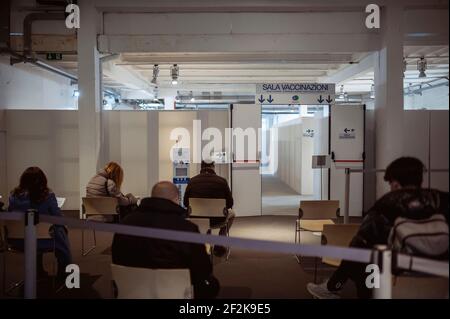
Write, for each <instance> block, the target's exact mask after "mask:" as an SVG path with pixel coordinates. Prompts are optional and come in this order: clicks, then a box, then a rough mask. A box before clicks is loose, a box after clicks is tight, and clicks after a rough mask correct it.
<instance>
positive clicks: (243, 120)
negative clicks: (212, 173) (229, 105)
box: [232, 104, 261, 216]
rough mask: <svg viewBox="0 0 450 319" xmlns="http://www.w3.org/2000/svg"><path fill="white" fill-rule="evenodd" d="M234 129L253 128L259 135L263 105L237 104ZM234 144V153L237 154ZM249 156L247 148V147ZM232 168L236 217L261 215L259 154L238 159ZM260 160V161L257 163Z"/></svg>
mask: <svg viewBox="0 0 450 319" xmlns="http://www.w3.org/2000/svg"><path fill="white" fill-rule="evenodd" d="M232 126H233V129H236V128H242V129H243V130H245V129H247V128H253V129H255V130H256V134H258V129H260V127H261V105H259V104H258V105H256V104H235V105H233V110H232ZM235 146H236V144H235V143H233V152H234V153H235V152H236V149H235ZM245 154H247V147H245ZM236 160H237V161H239V162H234V163H233V168H232V191H233V198H234V203H235V205H234V210H235V213H236V216H258V215H261V175H260V172H259V158H258V154H248V155H245V158H244V159H239V158H238V159H236ZM257 160H258V161H257Z"/></svg>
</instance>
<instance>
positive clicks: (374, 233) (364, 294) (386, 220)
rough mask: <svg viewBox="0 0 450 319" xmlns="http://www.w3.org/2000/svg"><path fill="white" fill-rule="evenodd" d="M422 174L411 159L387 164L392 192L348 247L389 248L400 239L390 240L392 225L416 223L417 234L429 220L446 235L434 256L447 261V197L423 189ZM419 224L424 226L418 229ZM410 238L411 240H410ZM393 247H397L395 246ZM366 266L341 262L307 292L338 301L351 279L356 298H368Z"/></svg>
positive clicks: (420, 166) (373, 210)
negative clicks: (341, 291) (328, 275)
mask: <svg viewBox="0 0 450 319" xmlns="http://www.w3.org/2000/svg"><path fill="white" fill-rule="evenodd" d="M423 172H424V165H423V164H422V162H421V161H420V160H418V159H416V158H413V157H401V158H398V159H396V160H394V161H393V162H392V163H391V164H389V166H388V167H387V169H386V172H385V175H384V180H385V181H386V182H388V183H389V185H390V189H391V191H390V192H389V193H387V194H385V195H384V196H383V197H381V198H380V199H378V200H377V201H376V203H375V204H374V206H373V207H372V208H371V209H370V210H369V211H368V212H367V214H366V216H365V217H364V219H363V221H362V224H361V226H360V228H359V230H358V232H357V234H356V235H355V237H353V239H352V241H351V243H350V247H354V248H366V249H367V248H368V249H371V248H373V247H374V246H375V245H388V244H389V239H390V240H391V242H393V243H395V241H396V239H398V237H399V236H398V235H395V234H392V235H391V238H389V237H390V234H391V231H392V230H393V226H394V224H399V223H400V222H401V221H409V222H410V221H413V223H414V221H416V223H415V225H414V227H415V230H414V231H415V232H416V233H417V229H419V230H425V231H426V232H429V228H427V227H426V226H425V224H428V222H429V220H432V221H431V222H435V221H436V220H438V221H437V223H439V226H438V228H439V230H438V232H439V235H440V236H441V235H443V236H445V232H446V236H447V240H446V247H445V244H444V241H443V240H440V241H439V244H440V245H441V246H440V247H438V249H437V250H438V251H439V254H437V255H439V258H447V259H448V213H449V203H448V194H447V193H443V192H440V191H438V190H434V189H428V188H426V189H425V188H422V180H423ZM396 221H397V223H396ZM442 221H443V223H445V225H444V227H442ZM421 222H426V223H424V224H423V225H421V224H420V223H421ZM431 228H432V227H431ZM406 230H407V231H406V232H403V233H408V232H409V231H411V227H407V228H406ZM442 233H444V234H442ZM409 235H411V234H409ZM400 237H401V236H400ZM404 237H405V236H403V239H404ZM414 237H415V240H414V241H413V242H416V245H415V246H416V247H417V246H420V244H417V236H414ZM409 238H410V239H411V238H412V237H411V236H409ZM441 238H442V237H441ZM428 239H429V238H428ZM400 240H401V239H400ZM422 243H423V241H422ZM442 245H444V247H442ZM394 246H397V247H398V243H397V244H394ZM409 246H411V245H409ZM412 246H414V245H412ZM412 251H414V249H410V251H409V252H410V253H411V252H412ZM442 251H444V252H443V253H442ZM366 266H367V265H366V264H363V263H358V262H352V261H347V260H343V261H342V262H341V264H340V266H339V267H338V269H337V270H336V271H335V272H334V273H333V275H332V276H331V277H330V278H329V279H328V280H326V281H325V282H323V283H321V284H314V283H309V284H308V285H307V290H308V291H309V293H310V294H311V295H313V296H314V297H316V298H319V299H338V298H340V295H339V292H340V290H341V289H342V288H343V286H344V284H345V283H346V281H347V280H348V279H350V280H352V281H353V282H354V283H355V285H356V289H357V293H358V297H359V298H370V297H371V296H372V291H371V289H369V288H367V287H366V284H365V281H366V277H367V273H366V272H365V269H366Z"/></svg>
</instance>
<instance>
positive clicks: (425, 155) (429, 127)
mask: <svg viewBox="0 0 450 319" xmlns="http://www.w3.org/2000/svg"><path fill="white" fill-rule="evenodd" d="M404 117H405V119H404V123H403V130H404V132H405V134H404V139H403V154H402V155H403V156H413V157H417V158H418V159H420V160H421V161H422V162H423V163H424V164H425V166H426V167H427V168H429V167H431V169H448V162H449V155H448V154H449V152H448V147H449V114H448V111H444V110H431V111H427V110H405V113H404ZM430 133H431V136H430ZM430 141H431V144H430ZM430 151H431V153H430ZM429 159H430V160H431V163H430V161H429ZM378 168H385V167H378ZM423 186H424V187H428V186H429V183H428V174H425V175H424V184H423ZM431 187H432V188H438V189H441V190H444V191H448V190H449V175H448V172H446V173H432V175H431ZM387 191H389V185H387V183H386V182H384V181H383V173H379V174H377V197H380V196H382V195H383V194H385V193H386V192H387Z"/></svg>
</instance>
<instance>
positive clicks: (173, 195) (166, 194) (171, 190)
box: [152, 181, 179, 204]
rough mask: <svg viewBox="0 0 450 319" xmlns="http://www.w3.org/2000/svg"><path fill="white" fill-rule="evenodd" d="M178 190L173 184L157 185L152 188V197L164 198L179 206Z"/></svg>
mask: <svg viewBox="0 0 450 319" xmlns="http://www.w3.org/2000/svg"><path fill="white" fill-rule="evenodd" d="M178 196H179V193H178V188H177V187H176V186H175V185H174V184H173V183H171V182H168V181H164V182H159V183H156V184H155V186H153V188H152V197H158V198H164V199H168V200H171V201H172V202H174V203H175V204H178Z"/></svg>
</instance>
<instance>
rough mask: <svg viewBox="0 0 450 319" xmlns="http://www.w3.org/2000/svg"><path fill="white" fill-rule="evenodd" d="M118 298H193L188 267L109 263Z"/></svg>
mask: <svg viewBox="0 0 450 319" xmlns="http://www.w3.org/2000/svg"><path fill="white" fill-rule="evenodd" d="M111 271H112V279H113V283H114V284H115V288H116V289H117V298H119V299H193V288H192V285H191V276H190V272H189V269H148V268H136V267H127V266H120V265H115V264H111Z"/></svg>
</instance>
